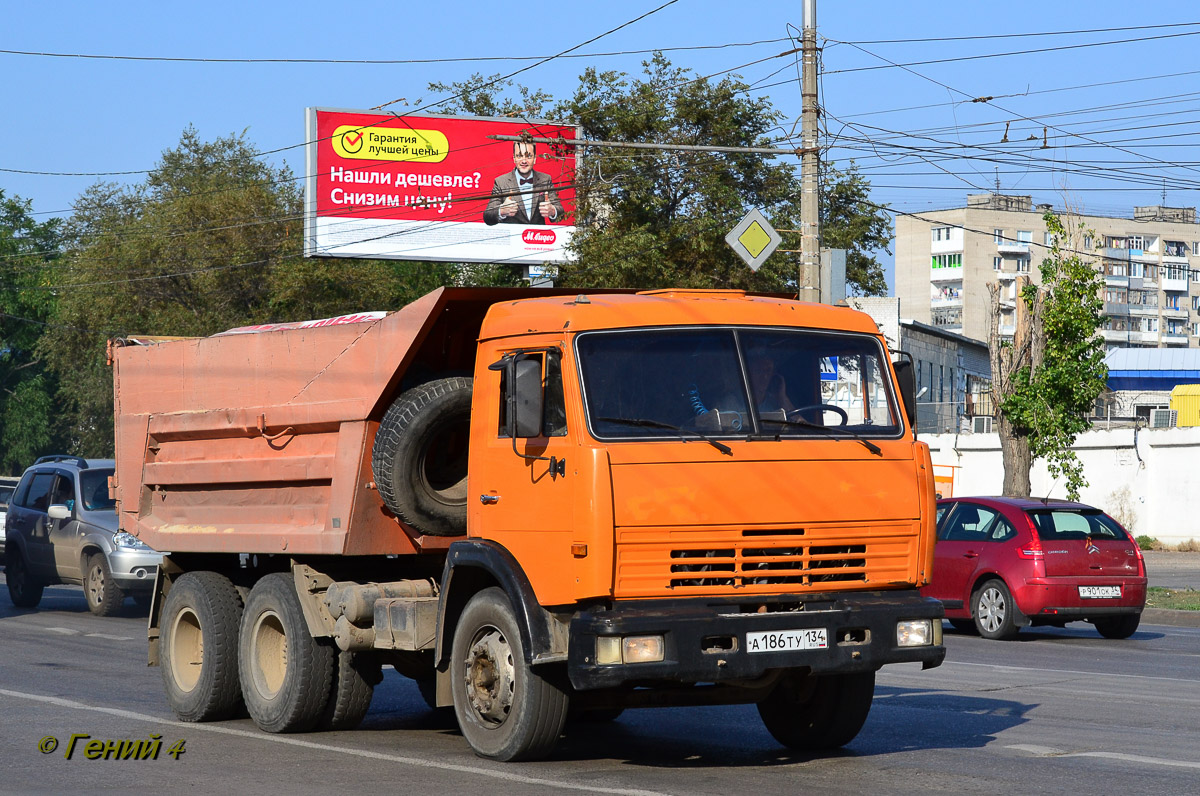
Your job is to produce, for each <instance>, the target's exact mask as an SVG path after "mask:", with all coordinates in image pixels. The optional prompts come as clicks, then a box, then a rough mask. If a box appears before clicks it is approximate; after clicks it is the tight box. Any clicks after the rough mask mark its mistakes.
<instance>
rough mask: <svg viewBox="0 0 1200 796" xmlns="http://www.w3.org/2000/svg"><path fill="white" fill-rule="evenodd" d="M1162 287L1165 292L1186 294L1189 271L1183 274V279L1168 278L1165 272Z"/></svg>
mask: <svg viewBox="0 0 1200 796" xmlns="http://www.w3.org/2000/svg"><path fill="white" fill-rule="evenodd" d="M1160 287H1162V289H1163V290H1176V291H1180V292H1183V293H1186V292H1187V289H1188V281H1187V271H1184V272H1183V278H1182V279H1180V278H1171V277H1168V276H1167V274H1166V272H1165V271H1164V272H1163V277H1162V281H1161V283H1160Z"/></svg>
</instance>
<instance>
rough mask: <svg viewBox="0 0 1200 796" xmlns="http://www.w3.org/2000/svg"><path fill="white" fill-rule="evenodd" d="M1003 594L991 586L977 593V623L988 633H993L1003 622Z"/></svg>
mask: <svg viewBox="0 0 1200 796" xmlns="http://www.w3.org/2000/svg"><path fill="white" fill-rule="evenodd" d="M1005 607H1006V606H1005V605H1004V595H1003V594H1001V593H1000V590H999V589H997V588H996V587H994V586H992V587H989V588H987V589H984V590H983V593H982V594H980V595H979V624H980V625H982V626H983V629H984V630H986V631H987V632H989V633H995V632H996V631H997V630H998V629H999V628H1000V625H1002V624H1004V613H1005Z"/></svg>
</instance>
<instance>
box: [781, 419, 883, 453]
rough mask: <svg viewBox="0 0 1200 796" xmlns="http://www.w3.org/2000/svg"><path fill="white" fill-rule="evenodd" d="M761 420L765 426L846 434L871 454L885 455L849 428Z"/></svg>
mask: <svg viewBox="0 0 1200 796" xmlns="http://www.w3.org/2000/svg"><path fill="white" fill-rule="evenodd" d="M759 419H760V420H761V421H762V423H763V424H764V425H765V424H767V423H779V424H780V425H784V426H803V427H804V428H815V429H816V430H817V431H821V432H823V433H825V434H845V435H846V436H848V437H852V438H854V439H856V440H858V441H859V442H861V443H862V444H863V445H865V446H866V447H867V450H869V451H870V452H871V453H874V454H875V455H876V456H882V455H883V449H882V448H880V447H879V446H878V445H876V444H875V443H874V442H871V440H869V439H867V438H866V437H864V436H861V435H859V434H856V433H854V432H853V431H851V430H850V429H848V428H842V427H841V426H822V425H820V424H819V423H814V422H812V421H811V420H805V419H804V418H800V419H799V420H779V419H776V418H770V419H768V418H765V417H760V418H759Z"/></svg>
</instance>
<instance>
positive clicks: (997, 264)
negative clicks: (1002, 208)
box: [992, 257, 1200, 274]
mask: <svg viewBox="0 0 1200 796" xmlns="http://www.w3.org/2000/svg"><path fill="white" fill-rule="evenodd" d="M1003 267H1004V258H1003V257H993V258H992V270H993V271H999V270H1001V269H1002V268H1003ZM1196 273H1197V274H1200V271H1197V272H1196Z"/></svg>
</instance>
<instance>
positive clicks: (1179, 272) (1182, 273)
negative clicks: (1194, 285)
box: [1164, 265, 1188, 281]
mask: <svg viewBox="0 0 1200 796" xmlns="http://www.w3.org/2000/svg"><path fill="white" fill-rule="evenodd" d="M1165 267H1166V269H1167V272H1166V273H1165V274H1164V276H1165V277H1166V278H1167V279H1176V280H1185V281H1186V280H1187V278H1188V269H1187V268H1186V267H1184V266H1182V265H1168V266H1165Z"/></svg>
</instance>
